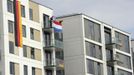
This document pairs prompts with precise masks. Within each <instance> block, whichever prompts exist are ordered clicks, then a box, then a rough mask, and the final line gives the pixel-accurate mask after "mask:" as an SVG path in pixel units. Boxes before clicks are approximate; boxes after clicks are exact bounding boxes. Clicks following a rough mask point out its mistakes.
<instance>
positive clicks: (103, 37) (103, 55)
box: [100, 24, 107, 75]
mask: <svg viewBox="0 0 134 75" xmlns="http://www.w3.org/2000/svg"><path fill="white" fill-rule="evenodd" d="M100 28H101V42H102V60H103V74H104V75H107V62H106V61H107V60H106V49H105V48H106V47H105V33H104V24H101V27H100Z"/></svg>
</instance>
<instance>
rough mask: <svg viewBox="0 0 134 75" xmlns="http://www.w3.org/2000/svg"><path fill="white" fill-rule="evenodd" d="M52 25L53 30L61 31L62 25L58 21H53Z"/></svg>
mask: <svg viewBox="0 0 134 75" xmlns="http://www.w3.org/2000/svg"><path fill="white" fill-rule="evenodd" d="M53 27H54V31H55V32H61V31H62V25H61V23H60V22H59V21H53Z"/></svg>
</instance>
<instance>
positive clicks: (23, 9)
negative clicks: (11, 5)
mask: <svg viewBox="0 0 134 75" xmlns="http://www.w3.org/2000/svg"><path fill="white" fill-rule="evenodd" d="M21 16H22V17H25V6H23V5H21Z"/></svg>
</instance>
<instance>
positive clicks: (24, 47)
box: [23, 45, 27, 57]
mask: <svg viewBox="0 0 134 75" xmlns="http://www.w3.org/2000/svg"><path fill="white" fill-rule="evenodd" d="M23 56H24V57H27V46H26V45H23Z"/></svg>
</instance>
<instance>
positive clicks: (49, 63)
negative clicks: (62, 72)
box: [45, 58, 64, 68]
mask: <svg viewBox="0 0 134 75" xmlns="http://www.w3.org/2000/svg"><path fill="white" fill-rule="evenodd" d="M55 63H56V64H54V61H53V60H46V61H45V67H47V68H48V67H49V68H52V67H57V68H64V60H62V59H58V58H56V62H55Z"/></svg>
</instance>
